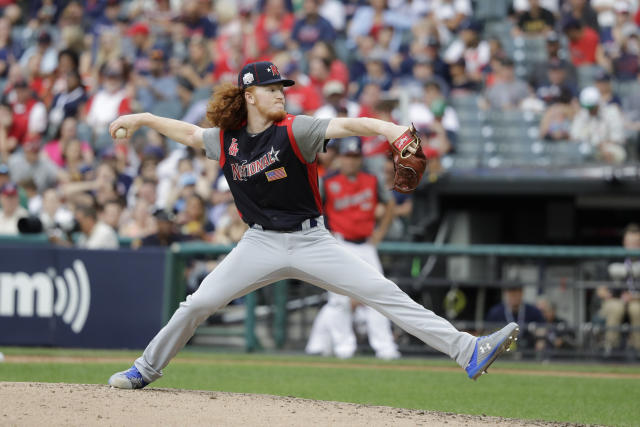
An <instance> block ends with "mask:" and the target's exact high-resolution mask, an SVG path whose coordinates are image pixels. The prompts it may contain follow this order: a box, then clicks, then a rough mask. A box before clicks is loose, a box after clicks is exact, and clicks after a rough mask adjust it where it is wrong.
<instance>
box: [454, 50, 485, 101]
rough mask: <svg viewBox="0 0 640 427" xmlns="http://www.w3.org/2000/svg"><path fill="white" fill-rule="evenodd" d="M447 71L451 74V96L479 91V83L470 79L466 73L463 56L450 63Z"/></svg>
mask: <svg viewBox="0 0 640 427" xmlns="http://www.w3.org/2000/svg"><path fill="white" fill-rule="evenodd" d="M449 72H450V74H451V91H450V92H449V95H450V96H451V97H454V98H455V97H457V96H467V95H471V94H477V93H478V92H480V89H481V85H480V83H479V82H476V81H473V80H471V79H470V78H469V76H468V75H467V71H466V66H465V60H464V58H460V59H458V60H457V61H456V62H454V63H453V64H451V65H450V67H449Z"/></svg>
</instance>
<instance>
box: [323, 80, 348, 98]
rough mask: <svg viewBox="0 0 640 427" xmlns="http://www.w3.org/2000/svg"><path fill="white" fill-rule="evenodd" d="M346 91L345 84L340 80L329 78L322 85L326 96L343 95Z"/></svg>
mask: <svg viewBox="0 0 640 427" xmlns="http://www.w3.org/2000/svg"><path fill="white" fill-rule="evenodd" d="M344 91H345V87H344V84H343V83H342V82H341V81H338V80H329V81H328V82H326V83H325V84H324V86H323V87H322V94H323V95H324V96H331V95H342V94H343V93H344Z"/></svg>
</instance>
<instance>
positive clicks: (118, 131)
mask: <svg viewBox="0 0 640 427" xmlns="http://www.w3.org/2000/svg"><path fill="white" fill-rule="evenodd" d="M115 135H116V138H118V139H123V138H126V137H127V130H126V129H125V128H118V129H116V133H115Z"/></svg>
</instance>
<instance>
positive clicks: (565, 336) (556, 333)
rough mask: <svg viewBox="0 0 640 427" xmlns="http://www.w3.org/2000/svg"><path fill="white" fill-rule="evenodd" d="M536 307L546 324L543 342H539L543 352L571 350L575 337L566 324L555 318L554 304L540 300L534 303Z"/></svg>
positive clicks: (544, 299) (543, 299) (546, 300)
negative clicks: (543, 348)
mask: <svg viewBox="0 0 640 427" xmlns="http://www.w3.org/2000/svg"><path fill="white" fill-rule="evenodd" d="M536 307H537V308H538V310H540V312H541V313H542V315H543V316H544V319H545V320H546V322H547V324H546V326H545V334H544V338H545V340H544V341H542V342H540V344H541V345H542V344H543V343H544V347H545V352H547V353H548V352H549V351H550V350H562V349H570V348H573V347H574V346H575V335H574V333H573V332H572V331H571V329H570V327H569V325H568V323H567V322H566V321H565V320H563V319H561V318H559V317H558V316H557V310H556V307H555V304H553V303H552V302H551V301H549V300H548V299H546V298H540V299H538V301H537V302H536Z"/></svg>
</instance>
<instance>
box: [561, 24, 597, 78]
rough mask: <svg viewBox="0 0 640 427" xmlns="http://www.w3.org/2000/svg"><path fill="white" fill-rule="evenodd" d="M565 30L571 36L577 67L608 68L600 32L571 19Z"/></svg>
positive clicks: (570, 43) (572, 55) (573, 60)
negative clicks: (594, 66) (598, 65)
mask: <svg viewBox="0 0 640 427" xmlns="http://www.w3.org/2000/svg"><path fill="white" fill-rule="evenodd" d="M563 30H564V32H565V34H566V35H567V37H568V38H569V53H570V56H571V62H572V63H573V65H575V66H576V67H579V66H582V65H596V64H600V66H602V67H605V68H608V67H607V65H608V60H607V59H606V57H605V55H604V51H603V49H602V46H601V45H600V38H599V36H598V33H597V32H596V31H595V30H593V29H592V28H589V27H588V26H585V25H584V24H583V23H582V22H580V21H578V20H575V19H573V20H569V21H568V22H567V23H565V24H564V27H563Z"/></svg>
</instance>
